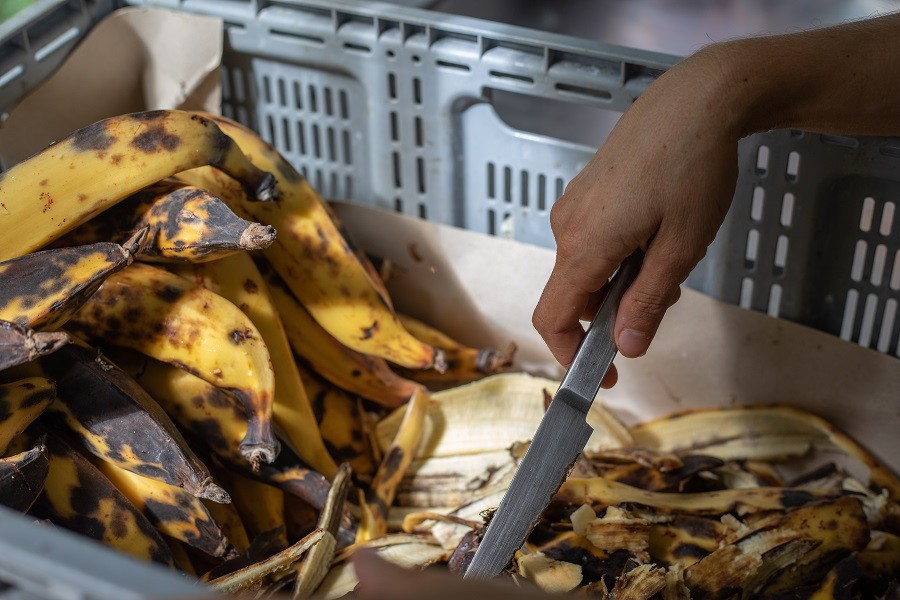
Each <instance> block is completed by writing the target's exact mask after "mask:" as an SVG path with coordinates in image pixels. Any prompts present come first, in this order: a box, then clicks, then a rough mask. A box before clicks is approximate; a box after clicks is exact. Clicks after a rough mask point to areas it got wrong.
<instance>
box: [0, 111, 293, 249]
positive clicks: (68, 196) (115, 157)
mask: <svg viewBox="0 0 900 600" xmlns="http://www.w3.org/2000/svg"><path fill="white" fill-rule="evenodd" d="M201 165H213V166H215V167H217V168H218V169H221V170H222V172H224V173H227V174H228V175H229V176H231V177H234V178H235V179H236V180H238V181H240V183H241V185H242V186H243V188H244V189H245V190H246V191H247V194H248V195H249V196H250V197H251V198H257V199H260V200H269V199H274V198H275V197H276V196H277V193H276V191H275V189H274V184H275V181H274V179H273V177H272V175H271V174H269V173H265V172H263V171H260V170H259V169H257V168H256V167H254V166H253V165H252V164H250V163H249V162H248V161H247V159H246V157H244V155H243V154H242V153H241V151H240V149H239V148H238V147H237V146H236V145H235V143H234V142H233V141H232V140H231V138H229V137H228V136H227V135H225V134H224V133H222V131H221V130H220V129H219V128H218V127H217V126H216V125H215V123H213V122H212V121H211V120H209V119H207V118H204V117H202V116H200V115H196V114H190V113H187V112H183V111H177V110H160V111H149V112H140V113H132V114H127V115H121V116H116V117H112V118H109V119H104V120H102V121H98V122H96V123H94V124H92V125H88V126H87V127H84V128H82V129H79V130H78V131H76V132H74V133H73V134H72V135H70V136H69V137H67V138H66V139H64V140H61V141H59V142H56V143H55V144H53V145H51V146H49V147H48V148H46V149H45V150H43V151H41V152H39V153H38V154H36V155H34V156H32V157H31V158H28V159H26V160H24V161H22V162H20V163H19V164H17V165H14V166H13V167H11V168H10V169H8V170H7V171H4V172H3V173H2V174H0V230H2V231H3V232H4V240H5V241H4V243H3V245H2V247H0V261H5V260H9V259H10V258H15V257H17V256H22V255H23V254H27V253H28V252H33V251H35V250H37V249H38V248H41V247H42V246H44V245H46V244H47V243H49V242H50V241H52V240H54V239H55V238H57V237H59V236H61V235H63V234H65V233H67V232H68V231H70V230H72V229H74V228H75V227H77V226H78V225H80V224H81V223H83V222H85V221H87V220H88V219H90V218H91V217H92V216H94V215H96V214H97V213H99V212H101V211H103V210H104V209H106V208H108V207H110V206H112V205H113V204H115V203H116V202H118V201H119V200H122V199H123V198H125V197H127V196H128V195H130V194H132V193H134V192H136V191H138V190H140V189H142V188H144V187H146V186H147V185H150V184H152V183H155V182H157V181H160V180H162V179H165V178H166V177H168V176H170V175H172V174H174V173H177V172H179V171H184V170H186V169H191V168H194V167H198V166H201Z"/></svg>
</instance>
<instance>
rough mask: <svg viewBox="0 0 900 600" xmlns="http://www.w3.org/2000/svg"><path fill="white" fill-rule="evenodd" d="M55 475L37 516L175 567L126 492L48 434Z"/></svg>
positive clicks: (46, 487)
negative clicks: (127, 497)
mask: <svg viewBox="0 0 900 600" xmlns="http://www.w3.org/2000/svg"><path fill="white" fill-rule="evenodd" d="M46 440H47V441H46V445H47V449H48V451H49V457H50V473H49V475H48V476H47V481H46V483H45V484H44V493H43V494H41V496H40V497H39V498H38V500H37V501H36V502H35V503H34V506H33V512H34V514H35V515H37V516H40V517H43V518H47V519H49V520H50V521H51V522H53V523H54V524H56V525H59V526H60V527H64V528H66V529H70V530H72V531H74V532H76V533H80V534H82V535H85V536H87V537H90V538H93V539H95V540H97V541H99V542H101V543H103V544H105V545H107V546H110V547H111V548H114V549H116V550H120V551H122V552H126V553H128V554H131V555H133V556H136V557H138V558H141V559H144V560H150V561H153V562H157V563H162V564H164V565H168V566H173V560H172V553H171V551H170V550H169V547H168V546H167V545H166V543H165V541H163V539H162V537H161V536H160V535H159V533H157V532H156V530H155V529H154V528H153V525H151V524H150V522H149V521H147V519H146V517H144V515H142V514H141V513H140V511H138V510H137V509H136V508H135V507H134V506H133V505H132V504H131V503H130V502H129V501H128V499H126V498H125V496H123V495H122V493H121V492H120V491H119V490H117V489H116V488H115V486H113V484H111V483H110V482H109V480H108V479H107V478H106V477H104V475H103V474H102V473H101V472H100V471H99V470H97V468H96V467H94V465H92V464H91V463H90V461H88V460H87V459H86V458H84V457H83V456H81V454H79V453H78V452H77V451H76V450H74V449H73V448H72V447H71V446H69V445H68V444H67V443H66V442H64V441H63V440H62V438H60V437H57V436H56V435H48V436H47V438H46Z"/></svg>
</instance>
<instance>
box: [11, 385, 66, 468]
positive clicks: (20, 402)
mask: <svg viewBox="0 0 900 600" xmlns="http://www.w3.org/2000/svg"><path fill="white" fill-rule="evenodd" d="M55 399H56V384H54V383H53V382H52V381H50V380H49V379H47V378H46V377H27V378H25V379H20V380H18V381H13V382H10V383H4V384H0V456H3V454H4V453H5V452H6V450H7V448H8V447H9V446H10V444H11V443H13V440H14V439H15V438H16V436H18V435H19V434H20V433H22V432H23V431H25V429H26V428H27V427H28V426H29V425H30V424H31V423H32V422H33V421H34V420H35V419H37V418H38V417H39V416H41V414H43V412H44V411H45V410H46V409H47V407H48V406H50V404H51V403H52V402H53V401H54V400H55Z"/></svg>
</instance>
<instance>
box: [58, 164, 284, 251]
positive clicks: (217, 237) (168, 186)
mask: <svg viewBox="0 0 900 600" xmlns="http://www.w3.org/2000/svg"><path fill="white" fill-rule="evenodd" d="M145 227H148V228H149V233H148V235H147V242H146V243H145V244H144V245H143V247H142V248H141V249H140V250H139V251H138V253H137V257H138V258H139V259H140V260H142V261H144V262H164V263H167V262H204V261H210V260H217V259H220V258H224V257H226V256H230V255H232V254H235V253H236V252H240V251H242V250H260V249H262V248H267V247H268V246H269V245H270V244H271V243H272V241H274V239H275V228H274V227H271V226H269V225H261V224H259V223H253V222H251V221H247V220H245V219H242V218H240V217H239V216H237V215H236V214H234V212H232V210H231V209H230V208H228V206H227V205H226V204H225V203H224V202H223V201H222V200H221V199H220V198H217V197H215V196H214V195H212V194H210V193H209V192H207V191H206V190H201V189H200V188H196V187H192V186H186V185H184V184H181V183H178V182H176V181H174V180H166V181H161V182H159V183H156V184H154V185H151V186H149V187H147V188H144V189H143V190H141V191H139V192H137V193H135V194H132V195H131V196H129V197H128V198H126V199H125V200H123V201H121V202H119V203H118V204H116V205H115V206H113V207H112V208H109V209H107V210H106V211H104V212H102V213H100V214H99V215H97V216H96V217H94V218H93V219H91V220H90V221H88V222H86V223H84V224H82V225H80V226H79V227H78V228H76V229H74V230H73V231H70V232H69V233H68V234H66V235H65V236H63V237H61V238H60V239H58V240H56V242H55V243H54V246H56V247H64V246H77V245H81V244H91V243H95V242H100V241H113V242H120V241H124V240H125V239H127V238H128V237H130V236H131V235H133V234H134V233H136V232H137V231H140V230H141V229H143V228H145Z"/></svg>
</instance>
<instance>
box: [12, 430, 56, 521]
mask: <svg viewBox="0 0 900 600" xmlns="http://www.w3.org/2000/svg"><path fill="white" fill-rule="evenodd" d="M49 472H50V458H49V456H48V455H47V447H46V446H44V445H43V444H38V445H37V446H35V447H34V448H31V449H30V450H24V451H22V452H19V453H18V454H15V455H13V456H8V457H6V458H0V505H3V506H6V507H7V508H11V509H13V510H17V511H19V512H22V513H24V512H26V511H27V510H28V509H29V508H31V505H32V504H34V501H35V500H37V497H38V496H40V495H41V492H42V491H43V490H44V482H45V481H46V480H47V474H48V473H49Z"/></svg>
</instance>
